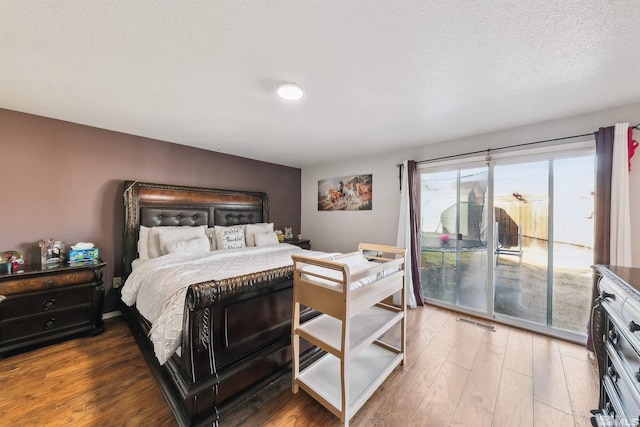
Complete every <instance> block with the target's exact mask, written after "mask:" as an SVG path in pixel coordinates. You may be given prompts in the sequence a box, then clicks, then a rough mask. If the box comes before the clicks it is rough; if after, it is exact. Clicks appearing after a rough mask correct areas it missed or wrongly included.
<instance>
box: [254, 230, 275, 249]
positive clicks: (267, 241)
mask: <svg viewBox="0 0 640 427" xmlns="http://www.w3.org/2000/svg"><path fill="white" fill-rule="evenodd" d="M254 237H255V242H256V246H268V245H277V244H279V243H280V242H279V241H278V236H277V235H276V233H274V232H273V231H270V232H267V233H255V234H254Z"/></svg>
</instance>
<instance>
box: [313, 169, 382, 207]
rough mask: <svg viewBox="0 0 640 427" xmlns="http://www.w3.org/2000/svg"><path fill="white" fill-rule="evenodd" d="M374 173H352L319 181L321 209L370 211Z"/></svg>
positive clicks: (319, 203) (319, 204)
mask: <svg viewBox="0 0 640 427" xmlns="http://www.w3.org/2000/svg"><path fill="white" fill-rule="evenodd" d="M372 183H373V175H371V174H369V175H351V176H342V177H339V178H330V179H322V180H320V181H318V210H319V211H370V210H371V206H372V205H371V202H372V195H373V187H372Z"/></svg>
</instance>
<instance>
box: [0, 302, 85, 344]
mask: <svg viewBox="0 0 640 427" xmlns="http://www.w3.org/2000/svg"><path fill="white" fill-rule="evenodd" d="M82 326H87V328H89V327H90V326H91V306H90V305H89V304H87V305H86V306H84V307H77V308H73V309H70V310H63V311H57V312H52V313H42V314H39V315H37V316H29V317H26V318H21V319H16V320H12V321H2V322H0V343H2V345H11V344H12V341H17V340H21V341H22V340H32V339H34V338H37V336H38V335H43V336H47V335H52V334H55V333H56V332H58V331H60V332H62V331H64V330H67V329H70V328H77V327H82Z"/></svg>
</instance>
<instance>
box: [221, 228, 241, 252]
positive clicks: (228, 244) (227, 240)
mask: <svg viewBox="0 0 640 427" xmlns="http://www.w3.org/2000/svg"><path fill="white" fill-rule="evenodd" d="M216 240H217V244H218V249H240V248H244V247H245V246H246V245H245V242H244V227H222V226H216Z"/></svg>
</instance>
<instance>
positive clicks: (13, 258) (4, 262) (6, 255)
mask: <svg viewBox="0 0 640 427" xmlns="http://www.w3.org/2000/svg"><path fill="white" fill-rule="evenodd" d="M23 263H24V258H23V256H22V254H21V253H20V252H18V251H4V252H3V253H2V255H0V274H3V273H11V272H12V271H13V272H17V271H19V270H20V266H21V265H22V264H23Z"/></svg>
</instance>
